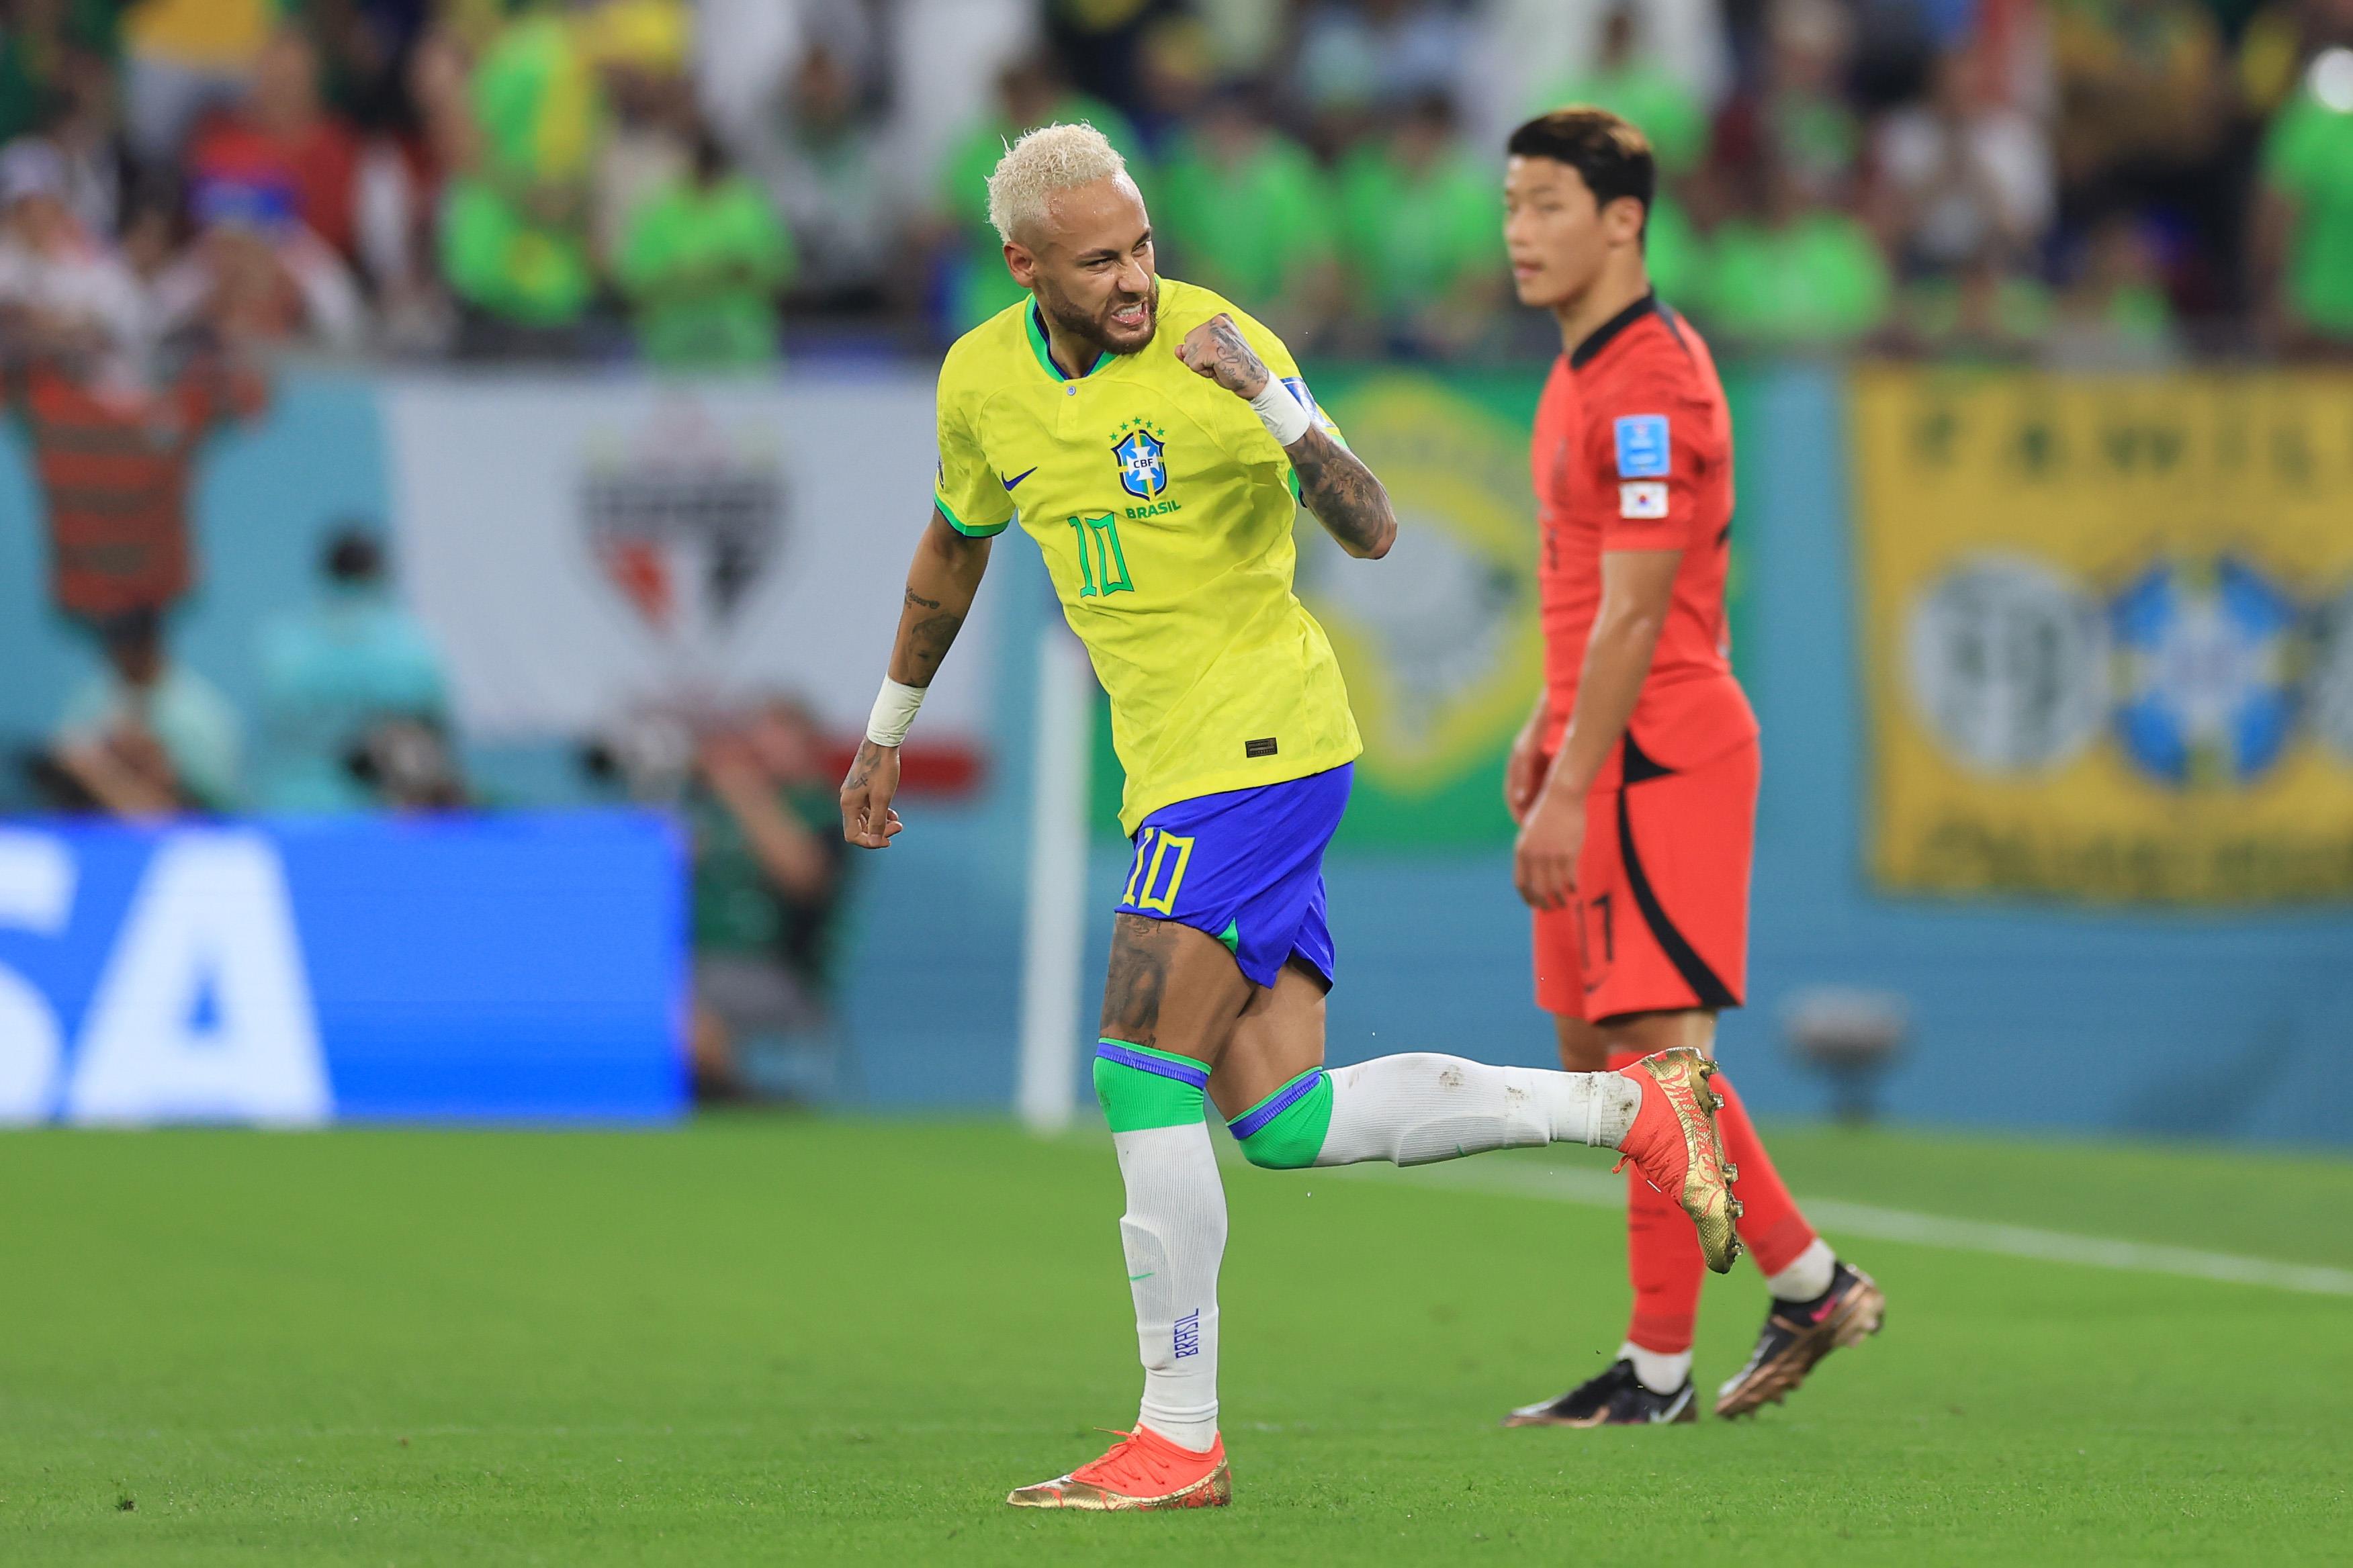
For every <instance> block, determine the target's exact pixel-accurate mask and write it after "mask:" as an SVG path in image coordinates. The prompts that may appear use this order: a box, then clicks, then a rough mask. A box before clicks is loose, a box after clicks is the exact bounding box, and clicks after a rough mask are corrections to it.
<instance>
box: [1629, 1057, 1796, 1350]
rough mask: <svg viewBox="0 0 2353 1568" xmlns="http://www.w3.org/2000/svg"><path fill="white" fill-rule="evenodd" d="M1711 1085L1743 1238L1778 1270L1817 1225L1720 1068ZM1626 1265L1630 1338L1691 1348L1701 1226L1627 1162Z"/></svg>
mask: <svg viewBox="0 0 2353 1568" xmlns="http://www.w3.org/2000/svg"><path fill="white" fill-rule="evenodd" d="M1641 1059H1642V1058H1641V1057H1640V1056H1638V1055H1636V1054H1635V1053H1634V1052H1631V1051H1622V1052H1618V1053H1615V1054H1613V1055H1612V1056H1611V1057H1610V1058H1609V1070H1610V1071H1611V1072H1617V1071H1619V1070H1620V1068H1630V1067H1631V1066H1633V1065H1634V1064H1635V1063H1636V1062H1638V1061H1640V1060H1641ZM1708 1087H1710V1088H1711V1089H1715V1091H1716V1093H1718V1094H1720V1095H1722V1096H1723V1097H1724V1107H1723V1109H1722V1110H1718V1111H1717V1112H1716V1113H1715V1125H1716V1131H1718V1132H1719V1133H1721V1134H1722V1135H1723V1138H1724V1157H1725V1159H1726V1160H1729V1161H1730V1162H1731V1163H1733V1165H1734V1166H1735V1167H1736V1168H1737V1169H1738V1171H1739V1172H1740V1179H1739V1180H1738V1181H1736V1182H1735V1183H1733V1184H1732V1191H1733V1194H1734V1195H1735V1196H1736V1197H1738V1198H1739V1200H1740V1202H1741V1206H1742V1213H1741V1215H1740V1227H1739V1228H1740V1239H1741V1240H1742V1241H1744V1242H1746V1244H1747V1247H1748V1252H1749V1256H1750V1257H1752V1258H1755V1259H1756V1260H1757V1268H1758V1269H1759V1270H1760V1271H1761V1272H1763V1273H1767V1274H1778V1273H1779V1272H1780V1271H1781V1270H1782V1269H1784V1268H1788V1267H1789V1265H1790V1264H1792V1263H1795V1262H1796V1261H1797V1260H1798V1255H1799V1253H1801V1252H1803V1251H1805V1250H1806V1248H1807V1247H1810V1246H1812V1245H1813V1241H1814V1227H1813V1226H1810V1225H1808V1224H1807V1223H1806V1216H1805V1215H1802V1214H1800V1213H1799V1212H1798V1204H1797V1200H1796V1199H1794V1198H1792V1197H1791V1196H1790V1195H1789V1189H1788V1188H1787V1187H1785V1186H1783V1185H1782V1184H1781V1173H1779V1172H1778V1171H1776V1170H1775V1169H1774V1168H1773V1161H1772V1158H1771V1157H1770V1156H1769V1155H1767V1153H1766V1152H1765V1144H1764V1142H1763V1141H1761V1140H1760V1139H1759V1138H1758V1137H1757V1129H1756V1127H1755V1126H1754V1125H1753V1124H1751V1122H1750V1121H1749V1120H1748V1112H1747V1111H1746V1110H1745V1109H1743V1107H1742V1106H1741V1103H1740V1097H1739V1096H1738V1095H1736V1094H1735V1093H1734V1092H1733V1089H1732V1083H1731V1080H1730V1079H1726V1078H1725V1076H1724V1075H1723V1074H1722V1073H1718V1074H1716V1076H1715V1077H1714V1078H1713V1079H1709V1080H1708ZM1626 1271H1627V1273H1628V1275H1629V1276H1630V1277H1631V1279H1632V1280H1633V1283H1634V1319H1633V1321H1632V1322H1631V1323H1630V1325H1629V1326H1628V1327H1627V1330H1626V1337H1627V1339H1629V1340H1630V1341H1632V1342H1634V1343H1635V1344H1638V1345H1640V1346H1641V1347H1642V1348H1643V1349H1644V1350H1646V1351H1656V1352H1659V1353H1660V1354H1662V1355H1675V1354H1679V1353H1681V1352H1684V1351H1687V1350H1689V1349H1691V1347H1692V1329H1693V1325H1694V1322H1695V1321H1697V1319H1698V1317H1699V1288H1700V1282H1701V1280H1702V1279H1704V1278H1705V1277H1706V1273H1707V1266H1706V1265H1705V1263H1704V1262H1703V1261H1702V1260H1701V1258H1700V1255H1699V1233H1698V1232H1696V1231H1694V1229H1693V1228H1692V1222H1691V1218H1690V1216H1689V1215H1685V1214H1684V1213H1683V1205H1680V1204H1678V1203H1676V1202H1675V1200H1674V1199H1673V1198H1672V1197H1670V1196H1668V1195H1667V1194H1664V1193H1662V1192H1661V1191H1659V1190H1658V1189H1657V1188H1656V1187H1654V1186H1652V1185H1651V1184H1650V1183H1648V1182H1646V1181H1644V1180H1643V1179H1642V1178H1641V1175H1639V1174H1638V1173H1636V1172H1635V1170H1634V1168H1633V1166H1632V1165H1630V1164H1629V1165H1628V1166H1627V1167H1626Z"/></svg>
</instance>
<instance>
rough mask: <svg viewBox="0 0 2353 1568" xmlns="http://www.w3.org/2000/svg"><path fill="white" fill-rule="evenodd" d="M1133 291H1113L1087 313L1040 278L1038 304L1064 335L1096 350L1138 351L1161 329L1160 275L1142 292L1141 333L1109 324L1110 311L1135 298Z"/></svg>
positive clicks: (1115, 352)
mask: <svg viewBox="0 0 2353 1568" xmlns="http://www.w3.org/2000/svg"><path fill="white" fill-rule="evenodd" d="M1136 299H1137V296H1135V295H1134V294H1114V295H1113V296H1112V297H1111V298H1110V299H1108V300H1104V301H1103V309H1102V310H1099V311H1097V312H1096V313H1095V314H1093V315H1092V316H1090V315H1088V314H1086V313H1085V312H1083V311H1082V310H1080V309H1079V308H1078V307H1077V306H1076V305H1073V304H1071V301H1070V300H1067V299H1065V298H1064V297H1063V296H1062V295H1061V294H1060V292H1059V291H1057V290H1056V289H1054V288H1053V287H1052V286H1051V285H1050V284H1047V283H1045V282H1044V281H1043V280H1042V279H1041V280H1040V283H1039V289H1038V308H1039V310H1042V311H1044V312H1045V315H1046V319H1047V320H1048V321H1051V322H1053V323H1054V325H1055V326H1056V327H1057V328H1058V329H1060V331H1062V332H1064V333H1066V334H1067V335H1069V336H1071V337H1072V338H1076V339H1077V340H1078V341H1079V342H1082V343H1084V344H1086V345H1087V346H1088V347H1089V348H1092V349H1093V350H1095V351H1096V352H1097V353H1107V354H1132V353H1142V352H1143V351H1144V350H1145V348H1146V347H1148V346H1149V345H1150V344H1151V342H1152V339H1153V336H1154V334H1155V333H1156V332H1158V331H1159V330H1160V279H1157V278H1155V279H1153V280H1152V291H1151V293H1149V294H1147V295H1145V296H1143V299H1144V301H1145V305H1144V331H1142V332H1141V333H1126V332H1121V331H1118V330H1117V329H1115V328H1113V326H1112V324H1111V313H1112V312H1113V310H1120V309H1122V308H1124V307H1125V306H1129V305H1133V304H1134V303H1135V302H1136Z"/></svg>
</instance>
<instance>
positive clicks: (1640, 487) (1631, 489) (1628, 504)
mask: <svg viewBox="0 0 2353 1568" xmlns="http://www.w3.org/2000/svg"><path fill="white" fill-rule="evenodd" d="M1618 515H1619V516H1620V517H1631V518H1641V519H1649V518H1661V517H1664V516H1666V515H1667V487H1666V486H1665V485H1663V484H1662V483H1661V482H1660V481H1658V480H1657V479H1641V480H1637V481H1635V482H1633V483H1631V484H1623V485H1620V486H1619V487H1618Z"/></svg>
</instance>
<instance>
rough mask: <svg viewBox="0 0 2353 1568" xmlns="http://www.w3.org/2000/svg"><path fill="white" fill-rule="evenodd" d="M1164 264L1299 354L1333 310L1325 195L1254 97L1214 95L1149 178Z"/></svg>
mask: <svg viewBox="0 0 2353 1568" xmlns="http://www.w3.org/2000/svg"><path fill="white" fill-rule="evenodd" d="M1152 203H1153V218H1154V237H1155V240H1156V241H1157V242H1158V244H1159V246H1160V253H1161V256H1162V258H1163V265H1165V266H1166V267H1167V268H1168V269H1169V270H1170V271H1172V272H1174V273H1176V275H1177V276H1179V277H1181V278H1183V279H1186V280H1187V281H1188V282H1193V283H1198V284H1200V285H1201V286H1202V287H1204V288H1206V289H1216V290H1217V291H1218V292H1219V293H1220V294H1223V295H1224V296H1225V297H1226V298H1228V299H1229V300H1232V301H1233V302H1234V303H1235V304H1237V305H1240V307H1241V308H1242V309H1243V310H1248V311H1250V313H1251V314H1252V315H1254V316H1258V317H1260V318H1261V319H1262V320H1264V321H1267V323H1268V324H1269V325H1271V327H1272V328H1273V329H1274V330H1275V331H1277V332H1278V333H1280V334H1281V335H1282V337H1283V338H1284V340H1285V341H1287V342H1291V343H1292V344H1293V346H1294V347H1296V346H1298V345H1299V344H1300V343H1301V342H1308V341H1312V340H1313V339H1314V336H1315V335H1316V332H1317V330H1318V328H1319V327H1320V326H1321V324H1322V323H1324V322H1325V321H1328V320H1329V319H1330V317H1331V316H1332V315H1333V313H1334V311H1335V309H1336V308H1337V305H1338V303H1339V278H1338V272H1337V268H1336V266H1335V261H1334V258H1333V223H1334V212H1333V202H1332V193H1331V188H1330V185H1329V184H1328V182H1326V181H1325V179H1324V172H1323V171H1322V170H1321V169H1319V168H1318V167H1316V164H1315V160H1314V158H1313V157H1311V156H1309V155H1308V153H1307V150H1306V149H1305V148H1303V147H1302V146H1300V145H1299V144H1298V143H1297V142H1293V141H1292V140H1291V139H1290V138H1289V137H1287V136H1285V135H1283V134H1282V132H1279V131H1277V130H1276V129H1275V128H1274V127H1273V125H1272V124H1271V123H1270V122H1269V121H1268V119H1267V116H1266V114H1265V111H1264V110H1263V108H1262V106H1261V103H1260V100H1259V99H1258V96H1257V94H1256V92H1255V91H1254V90H1253V89H1250V88H1247V87H1244V86H1241V85H1240V84H1234V85H1229V86H1227V87H1224V88H1221V89H1219V90H1218V92H1217V93H1216V94H1215V95H1214V96H1213V97H1212V98H1211V99H1210V100H1209V102H1208V105H1207V106H1206V107H1205V109H1204V110H1203V112H1202V113H1201V115H1200V117H1199V118H1198V120H1197V121H1195V122H1194V125H1193V128H1192V129H1191V130H1190V131H1188V132H1186V133H1185V134H1184V135H1183V136H1182V137H1181V138H1180V139H1179V140H1178V141H1177V142H1176V145H1175V146H1174V147H1173V148H1172V149H1171V150H1170V152H1169V154H1168V157H1167V159H1166V162H1165V163H1163V164H1162V166H1161V168H1160V171H1159V174H1158V175H1157V177H1156V178H1155V180H1154V181H1153V185H1152Z"/></svg>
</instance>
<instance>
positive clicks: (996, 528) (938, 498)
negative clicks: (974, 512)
mask: <svg viewBox="0 0 2353 1568" xmlns="http://www.w3.org/2000/svg"><path fill="white" fill-rule="evenodd" d="M932 504H933V505H934V506H935V507H937V508H939V509H940V515H941V516H942V517H944V518H946V519H947V520H948V526H949V527H950V528H953V529H955V531H957V532H958V533H961V534H963V535H964V536H965V538H966V539H994V538H995V537H996V536H997V535H998V534H1000V533H1003V532H1004V531H1006V530H1007V529H1008V528H1010V527H1012V526H1013V520H1012V519H1011V518H1009V517H1008V518H1007V519H1006V520H1005V521H1003V522H988V523H982V524H980V525H979V526H978V527H975V526H974V525H973V524H971V523H968V522H966V521H965V520H964V519H962V518H960V517H958V516H957V515H956V514H955V508H954V507H952V506H950V505H948V503H947V498H946V497H945V496H943V495H942V494H940V492H939V491H937V490H934V491H933V492H932Z"/></svg>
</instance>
